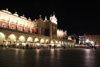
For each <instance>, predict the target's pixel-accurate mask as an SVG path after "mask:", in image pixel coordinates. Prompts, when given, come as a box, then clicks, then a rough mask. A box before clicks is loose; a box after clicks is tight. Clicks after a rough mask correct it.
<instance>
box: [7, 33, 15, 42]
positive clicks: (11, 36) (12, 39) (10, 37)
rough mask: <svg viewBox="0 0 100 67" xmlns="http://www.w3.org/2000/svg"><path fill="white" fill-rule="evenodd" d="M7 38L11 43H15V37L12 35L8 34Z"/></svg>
mask: <svg viewBox="0 0 100 67" xmlns="http://www.w3.org/2000/svg"><path fill="white" fill-rule="evenodd" d="M8 38H9V39H10V40H11V41H13V42H14V41H16V36H15V35H14V34H10V35H9V36H8Z"/></svg>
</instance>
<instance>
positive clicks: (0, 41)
mask: <svg viewBox="0 0 100 67" xmlns="http://www.w3.org/2000/svg"><path fill="white" fill-rule="evenodd" d="M4 41H5V34H4V33H2V32H0V44H3V42H4Z"/></svg>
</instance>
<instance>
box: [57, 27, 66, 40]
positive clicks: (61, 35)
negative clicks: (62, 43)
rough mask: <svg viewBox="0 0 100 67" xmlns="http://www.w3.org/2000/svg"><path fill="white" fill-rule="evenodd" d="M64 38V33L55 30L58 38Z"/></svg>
mask: <svg viewBox="0 0 100 67" xmlns="http://www.w3.org/2000/svg"><path fill="white" fill-rule="evenodd" d="M64 36H66V31H65V32H64V31H63V30H59V29H58V30H57V37H60V38H62V37H64Z"/></svg>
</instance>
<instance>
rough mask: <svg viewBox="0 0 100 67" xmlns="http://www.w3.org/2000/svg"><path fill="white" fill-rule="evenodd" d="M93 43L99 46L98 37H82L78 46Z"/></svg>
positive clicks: (99, 37) (99, 38)
mask: <svg viewBox="0 0 100 67" xmlns="http://www.w3.org/2000/svg"><path fill="white" fill-rule="evenodd" d="M85 43H93V44H95V45H100V35H84V36H80V37H79V44H85Z"/></svg>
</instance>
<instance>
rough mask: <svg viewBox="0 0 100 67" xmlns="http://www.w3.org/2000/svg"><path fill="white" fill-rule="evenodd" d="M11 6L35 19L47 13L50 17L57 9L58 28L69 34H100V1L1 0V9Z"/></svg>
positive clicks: (13, 9) (10, 8)
mask: <svg viewBox="0 0 100 67" xmlns="http://www.w3.org/2000/svg"><path fill="white" fill-rule="evenodd" d="M6 8H9V11H11V12H15V11H17V12H18V14H19V15H23V14H25V16H26V17H31V18H32V19H33V20H34V19H35V18H38V16H39V15H40V14H41V15H42V17H43V18H44V16H45V15H46V16H47V17H48V18H49V16H50V15H51V14H53V11H55V14H56V17H57V18H58V28H61V29H64V30H67V31H68V33H69V34H78V35H81V34H84V33H90V34H100V30H99V29H100V25H99V24H98V23H99V18H100V15H99V12H100V10H99V1H71V0H69V1H66V0H56V1H54V0H50V1H49V0H47V1H43V0H41V1H39V0H24V1H22V0H20V1H18V0H13V1H11V0H7V1H4V0H3V1H2V2H0V9H6Z"/></svg>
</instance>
